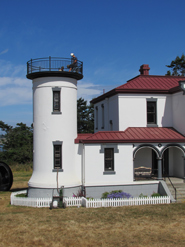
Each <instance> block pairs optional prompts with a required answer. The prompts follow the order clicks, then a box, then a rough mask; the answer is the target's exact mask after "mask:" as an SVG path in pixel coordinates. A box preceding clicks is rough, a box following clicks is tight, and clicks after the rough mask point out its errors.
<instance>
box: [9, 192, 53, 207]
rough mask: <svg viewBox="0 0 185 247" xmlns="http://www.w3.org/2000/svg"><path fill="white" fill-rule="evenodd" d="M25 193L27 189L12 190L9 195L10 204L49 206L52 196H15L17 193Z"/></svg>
mask: <svg viewBox="0 0 185 247" xmlns="http://www.w3.org/2000/svg"><path fill="white" fill-rule="evenodd" d="M26 193H27V190H22V191H19V192H13V193H12V194H11V197H10V200H11V205H15V206H27V207H37V208H44V207H50V203H51V201H52V198H29V197H17V196H16V195H18V194H26Z"/></svg>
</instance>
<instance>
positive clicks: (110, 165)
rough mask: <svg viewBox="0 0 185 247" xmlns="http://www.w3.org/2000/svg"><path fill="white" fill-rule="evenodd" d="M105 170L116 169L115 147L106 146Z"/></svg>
mask: <svg viewBox="0 0 185 247" xmlns="http://www.w3.org/2000/svg"><path fill="white" fill-rule="evenodd" d="M104 155H105V171H113V170H114V149H113V148H105V152H104Z"/></svg>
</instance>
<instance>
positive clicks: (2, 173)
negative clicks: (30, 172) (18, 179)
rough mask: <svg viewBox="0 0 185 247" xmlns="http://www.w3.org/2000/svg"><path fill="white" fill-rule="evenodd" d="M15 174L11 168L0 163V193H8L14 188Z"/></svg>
mask: <svg viewBox="0 0 185 247" xmlns="http://www.w3.org/2000/svg"><path fill="white" fill-rule="evenodd" d="M12 183H13V174H12V171H11V169H10V167H9V166H8V165H7V164H6V163H4V162H2V161H0V191H8V190H10V188H11V187H12Z"/></svg>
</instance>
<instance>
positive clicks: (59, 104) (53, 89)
mask: <svg viewBox="0 0 185 247" xmlns="http://www.w3.org/2000/svg"><path fill="white" fill-rule="evenodd" d="M52 91H53V95H52V97H53V111H52V114H61V88H59V87H54V88H52ZM55 94H58V98H59V100H58V101H59V102H58V107H57V108H56V109H55Z"/></svg>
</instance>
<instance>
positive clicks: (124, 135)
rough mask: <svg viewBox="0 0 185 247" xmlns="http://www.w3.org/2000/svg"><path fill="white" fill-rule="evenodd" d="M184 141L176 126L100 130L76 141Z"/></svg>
mask: <svg viewBox="0 0 185 247" xmlns="http://www.w3.org/2000/svg"><path fill="white" fill-rule="evenodd" d="M156 142H162V143H178V142H179V143H182V142H185V137H184V136H183V135H182V134H180V133H179V132H177V131H176V130H175V129H174V128H163V127H129V128H127V129H126V130H125V131H99V132H97V133H95V134H91V135H89V137H87V138H80V136H78V137H77V139H76V140H75V143H156Z"/></svg>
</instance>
